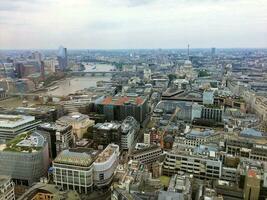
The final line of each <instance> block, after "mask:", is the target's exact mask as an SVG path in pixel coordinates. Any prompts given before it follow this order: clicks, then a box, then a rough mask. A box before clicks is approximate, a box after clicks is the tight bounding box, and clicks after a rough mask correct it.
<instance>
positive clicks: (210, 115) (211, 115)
mask: <svg viewBox="0 0 267 200" xmlns="http://www.w3.org/2000/svg"><path fill="white" fill-rule="evenodd" d="M222 116H223V107H219V106H216V105H209V106H208V105H206V106H204V107H203V108H202V112H201V118H202V119H207V120H211V121H215V122H222Z"/></svg>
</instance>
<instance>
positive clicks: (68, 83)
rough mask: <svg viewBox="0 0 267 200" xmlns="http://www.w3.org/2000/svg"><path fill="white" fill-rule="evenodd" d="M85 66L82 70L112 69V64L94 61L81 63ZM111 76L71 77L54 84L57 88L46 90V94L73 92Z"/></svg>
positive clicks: (106, 79) (94, 84) (108, 78)
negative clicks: (95, 62)
mask: <svg viewBox="0 0 267 200" xmlns="http://www.w3.org/2000/svg"><path fill="white" fill-rule="evenodd" d="M83 64H84V66H85V70H84V71H89V72H91V71H92V72H97V71H110V70H114V69H115V68H114V66H112V65H107V64H94V63H83ZM110 78H111V76H109V75H106V76H90V75H89V76H83V77H71V78H66V79H64V80H61V81H59V82H58V83H57V84H56V85H54V86H58V88H57V89H55V90H52V91H48V92H46V94H51V95H59V96H61V95H62V96H64V95H68V94H71V93H74V92H76V91H78V90H82V89H84V88H88V87H92V86H96V82H97V81H108V80H110Z"/></svg>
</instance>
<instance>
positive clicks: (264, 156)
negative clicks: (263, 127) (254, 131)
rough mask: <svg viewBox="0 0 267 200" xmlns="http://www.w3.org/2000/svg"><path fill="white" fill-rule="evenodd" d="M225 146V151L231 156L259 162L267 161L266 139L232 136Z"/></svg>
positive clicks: (261, 137)
mask: <svg viewBox="0 0 267 200" xmlns="http://www.w3.org/2000/svg"><path fill="white" fill-rule="evenodd" d="M225 144H226V150H225V151H226V153H228V154H230V155H233V156H239V157H242V158H248V159H251V160H257V161H267V140H266V137H263V136H260V137H255V136H244V135H243V136H242V135H239V136H238V135H230V137H228V138H227V139H226V141H225Z"/></svg>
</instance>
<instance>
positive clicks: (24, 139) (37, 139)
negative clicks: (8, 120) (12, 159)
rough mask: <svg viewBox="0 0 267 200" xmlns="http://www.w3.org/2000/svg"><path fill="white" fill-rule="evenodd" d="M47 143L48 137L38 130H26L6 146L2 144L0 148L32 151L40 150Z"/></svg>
mask: <svg viewBox="0 0 267 200" xmlns="http://www.w3.org/2000/svg"><path fill="white" fill-rule="evenodd" d="M45 143H46V139H45V138H44V136H42V135H41V134H40V133H38V132H37V131H35V132H25V133H21V134H19V135H17V136H16V137H15V138H14V139H12V140H10V141H9V142H8V143H7V144H4V146H3V145H2V148H0V149H1V150H3V151H12V152H26V153H31V152H34V151H38V150H40V149H41V148H42V147H43V146H44V144H45Z"/></svg>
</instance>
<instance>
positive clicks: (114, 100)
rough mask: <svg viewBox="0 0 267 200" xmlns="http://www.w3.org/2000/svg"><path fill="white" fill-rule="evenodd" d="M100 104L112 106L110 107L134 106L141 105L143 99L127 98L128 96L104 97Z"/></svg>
mask: <svg viewBox="0 0 267 200" xmlns="http://www.w3.org/2000/svg"><path fill="white" fill-rule="evenodd" d="M101 103H102V104H105V105H106V104H112V105H123V104H127V103H129V104H136V105H141V104H143V103H144V99H143V98H142V97H129V96H119V97H112V96H109V97H106V98H105V99H104V100H103V101H102V102H101Z"/></svg>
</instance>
